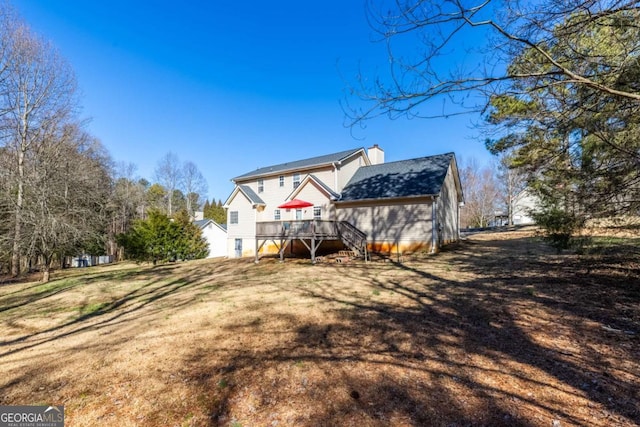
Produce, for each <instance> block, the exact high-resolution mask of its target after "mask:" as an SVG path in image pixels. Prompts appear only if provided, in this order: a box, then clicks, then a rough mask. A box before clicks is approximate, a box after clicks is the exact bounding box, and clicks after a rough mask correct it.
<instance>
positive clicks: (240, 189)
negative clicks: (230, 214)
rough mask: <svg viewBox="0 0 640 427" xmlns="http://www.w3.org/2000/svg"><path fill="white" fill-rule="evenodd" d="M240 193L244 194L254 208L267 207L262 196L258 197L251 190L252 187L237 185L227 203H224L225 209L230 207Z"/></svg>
mask: <svg viewBox="0 0 640 427" xmlns="http://www.w3.org/2000/svg"><path fill="white" fill-rule="evenodd" d="M238 193H242V194H243V195H244V196H245V197H246V198H247V200H249V202H250V203H251V204H252V205H253V206H258V205H259V206H264V205H265V203H264V200H262V199H261V198H260V196H258V195H257V194H256V192H255V191H253V190H252V189H251V187H249V186H248V185H236V188H234V189H233V191H232V192H231V195H230V196H229V197H228V198H227V201H226V202H224V207H229V204H230V203H231V201H232V200H233V198H234V197H236V195H237V194H238Z"/></svg>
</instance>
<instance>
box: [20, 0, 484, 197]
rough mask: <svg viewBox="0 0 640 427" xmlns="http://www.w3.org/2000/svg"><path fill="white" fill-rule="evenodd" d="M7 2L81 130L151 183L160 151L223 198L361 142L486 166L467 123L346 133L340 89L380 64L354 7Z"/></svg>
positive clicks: (358, 5)
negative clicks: (262, 172) (63, 79)
mask: <svg viewBox="0 0 640 427" xmlns="http://www.w3.org/2000/svg"><path fill="white" fill-rule="evenodd" d="M14 7H15V8H16V9H17V10H18V12H19V13H20V14H21V15H22V17H23V18H24V19H25V20H26V21H27V22H28V23H29V24H30V25H31V27H32V28H33V30H34V31H35V32H37V33H39V34H40V35H42V36H43V37H44V38H46V39H49V40H51V41H52V42H53V44H54V45H56V46H57V47H58V49H59V50H60V52H61V54H62V55H63V56H64V57H65V58H66V59H67V60H68V61H69V62H70V64H71V66H72V68H73V69H74V71H75V73H76V77H77V80H78V84H79V87H80V89H81V93H82V96H81V104H82V107H83V111H82V117H86V118H90V119H91V121H90V122H89V124H88V129H89V130H90V131H91V133H92V134H93V135H95V136H96V137H98V138H99V139H100V140H101V141H102V142H103V144H104V145H105V147H106V148H107V149H108V150H109V152H110V153H111V155H112V157H113V158H114V160H115V161H125V162H132V163H134V164H136V165H137V166H138V172H137V173H138V175H139V176H140V177H144V178H146V179H149V180H153V175H154V169H155V167H156V165H157V163H158V161H159V160H160V158H161V157H163V156H164V155H165V154H166V153H167V152H169V151H172V152H173V153H175V154H176V155H177V156H178V157H179V158H180V159H181V160H182V161H186V160H190V161H193V162H194V163H196V164H197V165H198V167H199V169H200V170H201V171H202V173H203V175H204V176H205V178H206V179H207V182H208V186H209V197H210V198H215V199H222V200H223V201H224V199H225V198H226V197H227V196H228V195H229V193H230V192H231V190H232V188H233V185H232V183H231V181H230V179H231V178H233V177H234V176H237V175H240V174H243V173H246V172H249V171H251V170H253V169H256V168H258V167H262V166H268V165H270V164H276V163H282V162H286V161H289V160H297V159H302V158H307V157H313V156H317V155H322V154H327V153H331V152H337V151H342V150H345V149H350V148H355V147H360V146H363V147H369V146H371V145H373V144H379V145H380V146H381V147H382V148H383V149H384V150H385V155H386V160H387V161H394V160H403V159H409V158H414V157H422V156H427V155H431V154H439V153H443V152H448V151H454V152H456V155H458V156H460V157H463V158H471V157H475V158H477V159H479V160H480V161H486V160H487V159H488V158H489V155H488V154H487V153H486V151H485V149H484V145H483V143H482V139H481V138H480V137H479V136H478V132H477V130H475V129H474V128H473V126H472V124H473V123H474V121H477V120H478V118H477V116H458V117H454V118H449V119H437V120H425V119H413V120H407V119H397V120H389V119H388V118H386V117H380V118H377V119H374V120H372V121H369V122H368V123H367V127H366V128H365V129H355V130H350V129H348V128H345V127H344V113H343V110H342V108H341V106H340V102H341V100H344V99H345V93H346V88H347V85H348V84H349V83H354V82H355V76H356V74H357V72H358V70H360V71H361V72H362V73H363V74H364V75H366V76H370V77H371V78H374V77H375V75H376V73H377V72H378V71H380V70H384V69H385V67H386V66H387V57H386V51H385V46H384V45H383V44H381V43H375V42H373V41H372V40H373V39H374V34H373V33H372V31H371V29H370V28H369V27H368V25H367V22H366V17H365V11H364V2H363V1H334V0H327V1H324V2H320V3H318V2H316V3H309V2H303V1H289V0H286V1H277V2H262V1H242V2H231V1H216V2H211V1H199V0H198V1H190V2H176V1H131V0H129V1H120V0H113V1H108V2H98V1H95V2H94V1H86V0H84V1H75V0H66V1H58V0H20V1H19V2H14ZM402 48H403V49H407V50H408V51H411V50H412V49H413V48H414V47H413V46H402ZM353 101H355V100H353Z"/></svg>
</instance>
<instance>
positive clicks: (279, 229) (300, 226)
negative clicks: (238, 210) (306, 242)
mask: <svg viewBox="0 0 640 427" xmlns="http://www.w3.org/2000/svg"><path fill="white" fill-rule="evenodd" d="M256 237H257V238H275V239H300V238H325V239H338V238H339V233H338V228H337V223H336V222H335V221H324V220H319V219H311V220H307V219H305V220H294V221H267V222H257V223H256Z"/></svg>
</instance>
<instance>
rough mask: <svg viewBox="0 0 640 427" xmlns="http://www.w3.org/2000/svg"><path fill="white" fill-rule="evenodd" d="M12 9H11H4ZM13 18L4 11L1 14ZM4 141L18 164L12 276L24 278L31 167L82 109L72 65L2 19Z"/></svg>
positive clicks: (14, 186) (14, 185) (24, 28)
mask: <svg viewBox="0 0 640 427" xmlns="http://www.w3.org/2000/svg"><path fill="white" fill-rule="evenodd" d="M2 7H3V8H7V6H6V4H5V5H3V6H2ZM7 14H12V12H11V11H10V10H8V11H7V10H4V9H3V11H2V13H0V15H4V16H6V15H7ZM0 25H3V27H2V28H0V34H2V37H0V42H2V43H3V44H4V45H3V46H2V47H0V51H1V54H2V55H1V56H0V60H2V64H1V65H0V70H1V71H2V76H1V78H0V87H1V89H0V97H1V98H0V111H2V112H3V114H2V122H1V124H0V132H1V135H0V141H1V142H2V144H3V146H4V148H5V154H6V155H7V156H9V157H10V158H12V159H13V162H15V174H14V175H13V176H12V180H11V182H10V183H9V186H10V188H9V189H8V190H9V192H10V193H11V194H13V195H14V197H13V201H12V206H11V210H12V222H13V229H12V247H11V254H12V257H11V272H12V274H13V275H18V274H19V273H20V255H21V253H22V252H23V250H24V249H25V248H24V246H23V245H22V243H23V241H24V239H23V235H22V225H23V219H24V218H23V215H24V212H23V209H24V204H25V185H26V181H27V179H28V177H27V167H29V164H28V161H29V158H30V157H33V156H35V154H36V153H37V152H38V150H39V147H40V144H41V143H42V141H44V139H45V137H46V135H49V134H51V133H53V131H54V129H55V127H56V126H58V125H59V124H60V123H62V122H64V121H65V120H67V119H68V118H69V117H70V116H71V115H72V113H73V111H74V108H75V106H76V99H75V96H74V94H75V87H76V83H75V77H74V74H73V72H72V71H71V69H70V68H69V66H68V64H67V63H66V62H65V61H64V60H63V59H62V58H61V57H60V56H59V55H58V53H57V51H56V50H55V49H54V48H53V47H52V46H51V45H50V44H49V43H47V42H45V41H43V40H42V39H40V38H39V37H37V36H36V35H34V34H33V33H32V32H31V31H30V30H29V28H28V27H27V26H26V25H25V24H23V23H20V22H19V21H17V20H6V19H4V20H2V19H0Z"/></svg>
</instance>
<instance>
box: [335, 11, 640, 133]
mask: <svg viewBox="0 0 640 427" xmlns="http://www.w3.org/2000/svg"><path fill="white" fill-rule="evenodd" d="M366 10H367V15H368V18H369V22H370V25H371V27H372V28H373V30H374V31H375V32H376V34H377V35H378V36H379V37H380V40H381V41H384V42H385V43H386V47H387V56H388V62H389V64H390V65H389V72H388V73H387V75H385V76H368V75H367V74H366V73H361V75H360V76H359V78H358V81H357V83H356V84H355V85H354V87H353V88H352V92H353V93H355V94H356V95H358V96H359V97H360V98H361V99H362V100H364V101H365V102H366V105H365V107H363V108H358V107H353V108H347V113H348V116H349V118H350V120H351V124H355V123H359V122H361V121H362V120H365V119H367V118H370V117H373V116H376V115H380V114H388V115H389V116H391V117H397V116H400V115H409V116H417V117H425V116H427V117H432V116H438V117H441V116H448V115H453V114H459V113H464V112H468V110H467V109H460V108H458V107H460V106H463V107H465V108H469V109H470V110H471V111H484V109H485V108H486V106H487V104H488V101H489V99H490V97H491V96H493V95H495V94H497V93H510V94H514V93H523V91H526V90H527V89H526V87H522V86H520V82H522V81H526V80H527V79H531V78H545V79H547V81H548V83H549V84H553V85H556V86H559V87H566V88H580V87H583V88H588V89H589V90H593V91H597V92H601V93H604V94H607V95H608V96H613V97H617V98H619V99H624V100H631V101H635V102H640V93H638V88H637V85H636V84H631V85H629V84H626V85H621V84H620V82H621V81H625V82H626V81H628V78H627V77H628V76H627V74H628V73H629V69H630V67H635V66H636V64H637V55H638V46H637V34H638V28H637V25H636V23H637V20H638V19H639V18H640V5H638V2H637V1H634V0H566V1H554V0H542V1H537V2H521V1H512V0H501V1H491V0H435V1H433V0H410V1H403V0H395V1H392V2H387V1H384V2H380V1H379V0H368V1H367V9H366ZM593 31H599V32H601V33H607V32H608V33H609V34H610V37H609V38H608V41H607V43H608V44H609V46H611V45H616V47H617V49H616V51H615V53H612V52H609V53H608V54H604V55H603V54H602V52H598V53H597V54H594V45H593V44H590V43H582V44H580V43H575V42H574V40H575V39H580V38H582V39H585V38H588V37H589V36H590V35H592V34H593ZM566 41H568V42H569V43H570V44H571V47H572V49H562V51H559V50H558V49H556V47H557V46H559V45H561V44H562V43H565V42H566ZM407 46H410V48H409V49H407ZM525 51H528V52H530V54H528V56H527V60H528V61H529V63H530V66H529V67H527V68H520V69H518V70H514V69H512V68H511V67H510V64H512V63H513V62H514V60H515V59H516V58H518V57H520V56H521V54H522V53H523V52H525ZM434 99H438V100H439V101H442V102H443V103H445V106H443V107H442V110H440V111H438V112H435V113H434V112H433V109H431V108H427V106H426V105H425V103H426V102H427V101H431V100H434ZM446 105H448V107H447V106H446ZM452 106H453V107H452ZM422 107H424V108H423V110H422V111H421V108H422Z"/></svg>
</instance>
